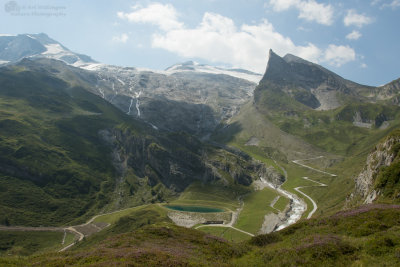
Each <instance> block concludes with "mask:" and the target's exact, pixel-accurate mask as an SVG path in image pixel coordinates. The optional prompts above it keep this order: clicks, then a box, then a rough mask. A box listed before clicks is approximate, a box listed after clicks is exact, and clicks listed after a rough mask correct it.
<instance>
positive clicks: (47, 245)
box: [0, 231, 74, 257]
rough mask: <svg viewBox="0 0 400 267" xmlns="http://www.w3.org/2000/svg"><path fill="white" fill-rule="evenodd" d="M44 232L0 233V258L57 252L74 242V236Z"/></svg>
mask: <svg viewBox="0 0 400 267" xmlns="http://www.w3.org/2000/svg"><path fill="white" fill-rule="evenodd" d="M63 238H64V233H63V232H46V231H43V232H42V231H41V232H39V231H36V232H33V231H31V232H30V231H0V256H1V257H5V256H14V255H17V256H27V255H32V254H35V253H42V252H49V251H58V250H60V249H61V248H63V247H64V246H67V245H68V244H70V243H71V242H72V241H73V240H74V235H73V234H70V233H66V237H65V241H64V244H62V240H63Z"/></svg>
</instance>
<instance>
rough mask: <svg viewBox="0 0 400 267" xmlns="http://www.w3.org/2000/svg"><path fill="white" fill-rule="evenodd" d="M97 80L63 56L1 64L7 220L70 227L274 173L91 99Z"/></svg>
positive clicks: (2, 212) (2, 213)
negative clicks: (193, 188)
mask: <svg viewBox="0 0 400 267" xmlns="http://www.w3.org/2000/svg"><path fill="white" fill-rule="evenodd" d="M96 77H97V76H96V74H93V73H92V72H90V71H83V70H81V69H77V68H74V67H71V66H69V65H66V64H65V63H63V62H62V61H58V60H57V61H56V60H53V59H23V60H22V61H19V62H18V63H16V64H9V65H7V66H6V67H3V68H0V84H1V88H2V90H1V92H0V101H1V103H2V105H1V109H0V114H1V117H0V126H1V127H0V151H1V155H0V162H1V164H0V177H1V188H2V191H1V192H0V199H1V200H2V201H1V203H2V204H1V209H0V221H1V222H6V221H7V222H8V223H9V224H12V225H60V224H64V223H67V222H71V221H74V220H75V221H77V220H82V219H84V218H86V217H87V216H89V215H91V214H94V213H96V212H99V211H100V210H102V211H107V210H114V209H120V208H123V207H126V206H132V205H139V204H144V203H149V202H155V201H157V202H163V201H166V200H168V199H170V198H174V197H176V195H177V194H179V193H181V192H182V191H183V190H185V189H186V188H187V187H188V186H189V185H191V184H192V183H194V182H195V181H198V182H202V183H206V184H208V183H214V184H216V185H217V184H221V183H222V184H225V186H227V185H229V184H232V185H233V184H238V185H241V186H243V187H247V186H248V185H250V184H251V182H252V181H253V180H255V179H257V175H258V173H268V172H273V171H271V170H267V169H266V167H265V166H264V165H263V164H260V163H257V162H253V161H252V160H251V159H250V158H248V157H245V156H242V155H240V154H238V153H237V154H235V153H232V152H229V151H226V150H223V149H220V148H216V147H214V146H212V145H209V144H205V143H202V142H201V141H199V140H198V139H197V138H195V137H193V136H191V135H189V134H187V133H184V132H171V131H163V130H162V129H154V128H155V127H154V126H152V125H150V124H148V123H146V122H144V121H143V120H141V119H140V118H138V119H135V118H133V117H132V116H129V115H128V114H126V113H125V112H122V111H120V110H119V109H117V108H116V107H115V106H114V105H112V104H111V103H109V102H108V101H106V100H105V99H103V98H102V97H100V96H98V95H96V94H93V93H91V91H93V90H94V91H96V88H95V87H94V85H93V84H92V83H91V82H92V81H93V80H91V79H92V78H96ZM158 112H160V111H158ZM186 115H187V114H186ZM219 158H224V159H225V160H224V162H220V161H219V160H218V159H219ZM152 188H156V189H154V190H156V191H154V190H152Z"/></svg>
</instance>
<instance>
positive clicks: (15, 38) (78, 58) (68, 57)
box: [0, 33, 95, 67]
mask: <svg viewBox="0 0 400 267" xmlns="http://www.w3.org/2000/svg"><path fill="white" fill-rule="evenodd" d="M26 57H29V58H37V57H45V58H51V59H57V60H61V61H64V62H65V63H67V64H70V65H73V66H77V67H78V66H84V65H87V64H93V63H95V61H94V60H93V59H91V58H90V57H89V56H86V55H81V54H77V53H74V52H72V51H70V50H69V49H68V48H66V47H64V46H63V45H62V44H60V43H59V42H57V41H54V40H53V39H51V38H49V37H48V36H47V35H46V34H44V33H39V34H18V35H0V65H1V64H6V63H14V62H17V61H19V60H21V59H23V58H26Z"/></svg>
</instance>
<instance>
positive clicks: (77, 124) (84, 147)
mask: <svg viewBox="0 0 400 267" xmlns="http://www.w3.org/2000/svg"><path fill="white" fill-rule="evenodd" d="M0 82H1V84H2V90H1V91H0V103H1V105H0V126H1V127H0V152H1V154H0V159H1V161H2V164H1V166H0V176H1V179H0V184H1V188H2V190H0V200H1V201H0V203H1V204H0V224H6V223H8V224H12V225H60V224H65V223H66V222H70V223H76V222H77V221H75V222H73V220H74V219H75V218H79V217H81V216H83V215H85V216H84V218H81V219H80V221H83V220H85V219H86V218H88V217H89V216H90V215H92V214H95V213H97V212H98V211H99V210H101V209H102V208H104V206H105V205H106V204H107V203H108V202H110V198H111V195H112V192H113V191H114V181H115V176H116V173H115V170H114V167H113V166H112V162H111V148H110V147H109V146H108V145H107V144H106V143H105V142H104V141H103V140H102V139H101V137H100V135H99V134H98V132H99V130H102V129H109V128H113V127H116V126H117V125H119V124H125V125H128V126H129V127H132V128H134V129H136V130H137V131H140V129H141V127H143V126H139V124H138V123H135V122H133V121H132V120H131V119H130V118H128V116H125V114H123V113H122V112H121V111H119V110H118V109H116V108H115V107H114V106H112V105H111V104H109V103H107V102H106V101H104V100H103V99H101V98H99V97H97V96H95V95H93V94H91V93H88V92H87V91H86V90H84V89H82V88H78V87H70V86H69V85H68V84H66V83H65V82H63V81H61V80H59V79H56V78H53V77H52V76H51V75H50V74H48V73H46V72H35V71H29V70H27V69H24V68H23V67H10V68H9V69H7V68H3V69H1V71H0Z"/></svg>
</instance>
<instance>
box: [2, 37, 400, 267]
mask: <svg viewBox="0 0 400 267" xmlns="http://www.w3.org/2000/svg"><path fill="white" fill-rule="evenodd" d="M1 37H2V38H3V37H6V36H1ZM8 37H10V36H8ZM32 37H34V38H32ZM10 38H11V37H10ZM13 38H14V39H13V41H12V40H11V39H1V40H3V41H4V40H8V41H7V42H8V43H7V42H6V43H7V47H10V48H11V47H13V45H9V44H10V43H12V42H14V43H15V49H12V50H10V51H13V53H11V52H10V53H8V52H4V55H3V58H2V59H1V60H3V61H9V62H8V63H6V64H5V65H4V66H3V67H0V87H1V90H0V103H1V104H0V224H2V225H0V262H2V264H3V265H24V266H25V265H30V264H31V265H57V264H58V265H60V264H61V265H65V264H67V265H71V264H75V265H91V266H92V265H94V266H96V265H100V266H101V265H118V264H133V265H139V266H140V265H144V266H151V265H153V266H160V265H161V266H162V265H189V266H190V265H196V266H197V265H199V266H202V265H204V266H210V265H222V266H224V265H226V266H248V265H254V266H262V265H273V266H291V265H299V266H338V265H348V264H355V265H357V264H358V265H360V264H361V265H368V264H369V265H379V264H381V263H382V262H384V263H387V264H388V265H390V266H393V265H396V264H397V263H398V252H399V250H400V239H399V238H398V236H399V229H398V222H399V218H400V217H399V206H398V205H395V204H396V203H398V195H399V192H398V180H399V166H398V165H399V164H398V163H399V155H398V154H399V153H398V150H399V149H398V148H399V144H398V143H399V133H398V131H399V130H398V129H399V128H400V107H399V103H398V97H399V80H395V81H393V82H391V83H388V84H387V85H384V86H380V87H372V86H365V85H360V84H357V83H354V82H352V81H348V80H346V79H344V78H342V77H340V76H338V75H337V74H335V73H333V72H331V71H329V70H327V69H325V68H323V67H322V66H319V65H317V64H314V63H311V62H308V61H306V60H303V59H301V58H299V57H296V56H294V55H290V54H289V55H286V56H284V57H280V56H278V55H276V54H275V53H273V51H270V58H269V62H268V66H267V68H266V72H265V74H264V76H263V77H262V79H261V81H260V83H259V84H258V85H257V83H255V82H256V81H257V80H258V79H260V78H261V76H260V75H257V74H254V73H251V72H248V71H245V70H237V69H223V68H217V67H212V66H207V65H201V64H198V63H195V62H186V63H182V64H177V65H174V66H172V67H170V68H168V69H166V70H165V71H152V70H144V69H139V68H133V67H132V68H124V67H118V66H111V65H106V64H102V63H97V62H94V61H92V60H87V61H84V58H80V57H79V55H76V54H74V53H73V52H70V51H69V50H68V49H66V48H65V47H63V46H62V45H61V44H59V43H57V42H55V41H53V40H48V39H46V38H45V36H41V35H31V37H29V36H27V35H21V36H20V35H18V36H14V37H13ZM3 41H2V42H3ZM4 42H5V41H4ZM17 44H18V45H17ZM18 46H19V48H18ZM55 47H57V49H56V48H55ZM10 48H8V49H10ZM8 49H5V50H8ZM51 51H53V52H51ZM68 53H70V55H72V56H73V57H76V58H74V59H76V60H72V61H70V62H68V60H65V59H66V58H65V57H64V58H62V57H63V55H65V54H68ZM24 55H27V56H26V57H24ZM7 57H8V58H7ZM21 57H23V58H22V59H21ZM82 62H83V63H82ZM77 66H78V67H77ZM366 200H367V201H366ZM364 202H366V203H367V202H368V203H369V202H372V204H369V205H365V206H364V205H362V206H360V204H362V203H364ZM84 221H86V223H83V222H84ZM177 225H183V226H185V228H182V227H179V226H177ZM26 226H43V227H33V228H29V227H26ZM46 226H58V227H46ZM188 228H193V229H188ZM20 230H23V231H24V232H22V233H21V232H20ZM264 233H269V234H264ZM60 241H61V242H60ZM61 249H63V250H64V249H69V250H70V251H69V252H67V253H63V252H59V253H55V252H56V251H60V250H61ZM49 251H50V252H49ZM14 255H17V256H18V257H15V256H14ZM21 255H22V256H21Z"/></svg>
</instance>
